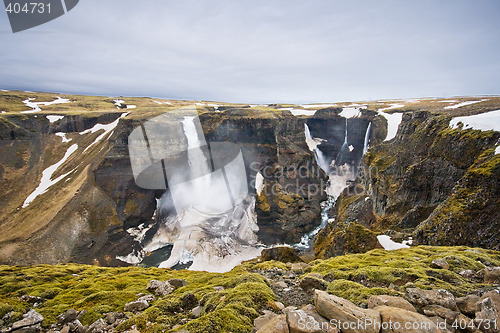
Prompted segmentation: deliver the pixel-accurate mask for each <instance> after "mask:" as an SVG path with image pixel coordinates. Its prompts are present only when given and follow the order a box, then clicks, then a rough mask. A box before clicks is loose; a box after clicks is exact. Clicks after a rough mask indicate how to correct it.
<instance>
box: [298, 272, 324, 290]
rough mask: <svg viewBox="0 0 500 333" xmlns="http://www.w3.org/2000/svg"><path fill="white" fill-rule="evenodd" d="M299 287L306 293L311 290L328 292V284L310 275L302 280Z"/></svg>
mask: <svg viewBox="0 0 500 333" xmlns="http://www.w3.org/2000/svg"><path fill="white" fill-rule="evenodd" d="M299 287H301V288H302V289H304V290H306V291H308V290H311V289H319V290H326V288H328V282H326V281H325V280H322V279H318V278H316V277H313V276H310V275H308V276H306V277H304V278H303V279H302V280H300V283H299Z"/></svg>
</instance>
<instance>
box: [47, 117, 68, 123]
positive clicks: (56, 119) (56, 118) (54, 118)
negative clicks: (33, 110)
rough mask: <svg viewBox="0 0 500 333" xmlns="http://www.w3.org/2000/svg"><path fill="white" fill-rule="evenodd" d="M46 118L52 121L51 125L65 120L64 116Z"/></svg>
mask: <svg viewBox="0 0 500 333" xmlns="http://www.w3.org/2000/svg"><path fill="white" fill-rule="evenodd" d="M45 117H46V118H47V119H48V120H49V121H50V123H55V122H56V121H58V120H61V119H63V118H64V116H45Z"/></svg>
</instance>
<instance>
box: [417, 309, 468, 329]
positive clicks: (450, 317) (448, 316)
mask: <svg viewBox="0 0 500 333" xmlns="http://www.w3.org/2000/svg"><path fill="white" fill-rule="evenodd" d="M422 310H423V311H424V314H425V315H426V316H428V317H435V316H438V317H440V318H443V319H444V320H446V322H447V323H448V324H450V325H453V323H454V322H455V320H456V319H457V317H458V315H459V314H460V312H457V311H453V310H450V309H448V308H445V307H443V306H440V305H434V304H432V305H426V306H424V307H423V309H422Z"/></svg>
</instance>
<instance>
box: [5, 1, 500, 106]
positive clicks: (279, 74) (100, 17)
mask: <svg viewBox="0 0 500 333" xmlns="http://www.w3.org/2000/svg"><path fill="white" fill-rule="evenodd" d="M499 16H500V1H497V0H491V1H486V0H470V1H460V0H439V1H438V0H434V1H426V0H418V1H409V0H407V1H403V0H395V1H384V0H379V1H372V0H366V1H353V0H345V1H331V0H324V1H320V0H316V1H307V0H302V1H293V0H283V1H272V0H262V1H259V0H251V1H241V0H238V1H235V0H228V1H216V0H210V1H208V0H207V1H201V0H200V1H189V0H182V1H180V0H175V1H166V0H143V1H130V0H105V1H102V0H80V3H79V4H78V5H77V6H76V7H75V8H74V9H73V10H72V11H70V12H69V13H67V14H66V15H64V16H62V17H60V18H58V19H56V20H54V21H51V22H49V23H46V24H44V25H42V26H39V27H36V28H33V29H30V30H27V31H24V32H19V33H16V34H13V33H12V32H11V30H10V26H9V23H8V19H7V15H6V13H5V12H4V11H1V13H0V89H1V88H3V89H21V90H36V91H53V92H65V93H81V94H91V95H94V94H95V95H108V96H119V95H123V96H153V97H164V98H175V99H204V100H218V101H227V102H251V103H260V102H262V103H265V102H290V103H307V102H336V101H354V100H371V99H382V98H410V97H424V96H442V97H448V96H453V95H481V94H493V95H498V94H499V93H500V91H499V88H500V19H499Z"/></svg>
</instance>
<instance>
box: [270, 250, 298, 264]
mask: <svg viewBox="0 0 500 333" xmlns="http://www.w3.org/2000/svg"><path fill="white" fill-rule="evenodd" d="M261 260H262V261H268V260H276V261H281V262H284V263H287V262H302V259H300V257H299V256H298V255H297V252H295V250H294V249H293V248H291V247H289V246H275V247H272V248H269V249H264V250H262V253H261Z"/></svg>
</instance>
